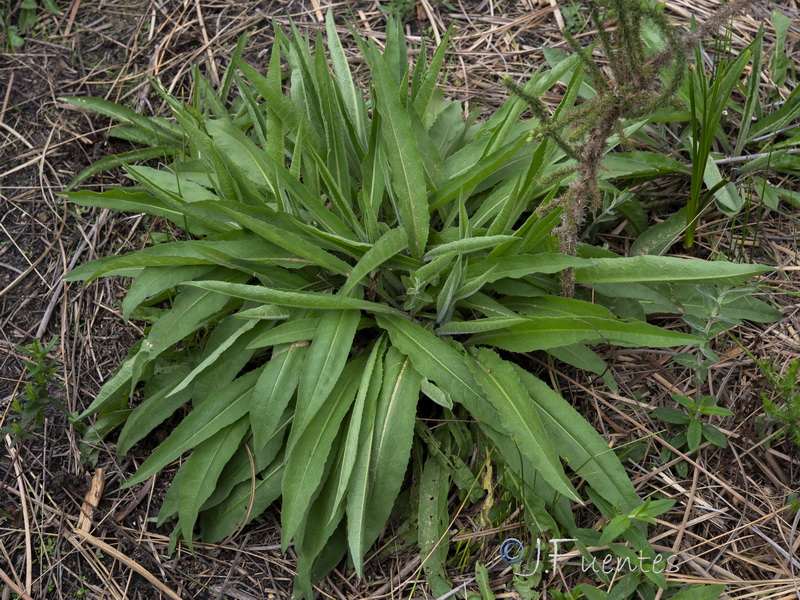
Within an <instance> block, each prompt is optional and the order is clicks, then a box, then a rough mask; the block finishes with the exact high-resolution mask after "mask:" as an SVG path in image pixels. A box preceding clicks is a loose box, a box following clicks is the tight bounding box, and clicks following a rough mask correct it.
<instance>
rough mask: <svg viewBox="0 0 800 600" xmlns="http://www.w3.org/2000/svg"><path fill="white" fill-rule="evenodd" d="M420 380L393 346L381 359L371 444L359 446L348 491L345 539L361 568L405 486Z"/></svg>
mask: <svg viewBox="0 0 800 600" xmlns="http://www.w3.org/2000/svg"><path fill="white" fill-rule="evenodd" d="M421 379H422V378H421V376H420V374H419V373H418V372H417V371H416V370H415V369H414V367H413V366H412V365H411V361H410V360H409V358H408V357H406V356H403V355H402V354H401V353H400V352H399V351H398V350H397V349H396V348H394V347H392V346H389V348H388V350H387V352H386V356H385V358H384V363H383V384H382V385H381V393H380V396H379V398H378V404H377V407H376V410H375V422H374V427H373V436H372V444H371V446H369V447H367V446H366V445H365V446H364V447H362V448H359V452H358V458H357V460H356V464H355V467H354V468H353V475H352V479H351V486H350V490H349V491H348V495H347V539H348V544H349V547H350V556H351V557H352V559H353V563H354V564H355V565H357V566H356V568H357V569H359V570H360V569H361V566H360V565H361V562H362V560H363V556H364V554H365V553H366V551H367V548H369V547H370V546H371V545H372V543H373V542H374V541H375V539H376V538H377V537H378V535H379V533H380V531H381V530H382V529H383V527H384V525H385V524H386V519H388V518H389V515H390V514H391V512H392V507H393V506H394V503H395V499H396V498H397V495H398V493H399V492H400V488H401V486H402V484H403V478H404V476H405V473H406V469H407V468H408V460H409V456H410V454H411V445H412V441H413V437H414V421H415V418H416V408H417V400H418V398H419V389H420V382H421Z"/></svg>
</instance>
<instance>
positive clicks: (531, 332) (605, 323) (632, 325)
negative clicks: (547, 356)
mask: <svg viewBox="0 0 800 600" xmlns="http://www.w3.org/2000/svg"><path fill="white" fill-rule="evenodd" d="M699 342H700V339H699V338H697V337H695V336H692V335H687V334H685V333H680V332H677V331H671V330H668V329H662V328H660V327H656V326H655V325H650V324H649V323H642V322H640V321H637V322H627V321H620V320H617V319H603V318H599V317H589V316H587V317H531V318H529V319H528V320H527V322H525V323H522V324H520V325H512V326H511V327H507V328H506V329H504V330H498V331H493V332H488V333H482V334H478V335H475V336H473V337H471V338H470V339H469V341H468V342H467V344H469V345H470V346H474V345H481V346H497V347H498V348H502V349H503V350H509V351H511V352H533V351H534V350H547V349H549V348H558V347H560V346H571V345H573V344H580V343H583V344H594V343H607V344H615V345H617V346H634V347H636V346H652V347H656V348H662V347H670V346H681V345H684V344H697V343H699Z"/></svg>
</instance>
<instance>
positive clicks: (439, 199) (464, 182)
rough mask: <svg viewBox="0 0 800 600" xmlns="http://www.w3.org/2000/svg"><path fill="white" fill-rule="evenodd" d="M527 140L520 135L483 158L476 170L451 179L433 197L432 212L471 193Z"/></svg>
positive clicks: (431, 199)
mask: <svg viewBox="0 0 800 600" xmlns="http://www.w3.org/2000/svg"><path fill="white" fill-rule="evenodd" d="M527 139H528V136H527V135H520V136H518V137H517V139H516V140H514V141H513V142H511V143H509V144H506V145H505V146H504V147H503V148H500V149H499V150H497V151H495V152H493V153H492V154H490V155H489V156H486V157H482V158H481V160H480V161H479V162H478V164H477V165H476V168H473V169H470V170H468V171H465V172H463V173H461V174H460V175H459V176H457V177H451V178H450V180H449V182H448V183H447V184H446V185H445V186H444V187H442V188H440V189H439V190H437V191H436V193H435V194H433V195H432V196H431V198H430V210H436V209H437V208H440V207H442V206H444V205H445V204H447V203H448V202H450V201H451V200H453V198H455V197H456V196H458V194H459V193H461V192H465V191H466V192H470V191H471V190H472V189H473V188H474V187H475V186H477V185H478V184H479V183H481V182H482V181H483V180H484V179H486V178H487V177H488V176H489V175H491V174H493V173H495V172H496V171H497V170H498V169H499V168H500V167H501V166H502V165H503V164H505V163H506V161H508V159H509V158H511V157H512V156H513V155H514V154H516V153H517V152H518V151H519V149H520V148H522V146H523V144H524V143H525V142H526V140H527Z"/></svg>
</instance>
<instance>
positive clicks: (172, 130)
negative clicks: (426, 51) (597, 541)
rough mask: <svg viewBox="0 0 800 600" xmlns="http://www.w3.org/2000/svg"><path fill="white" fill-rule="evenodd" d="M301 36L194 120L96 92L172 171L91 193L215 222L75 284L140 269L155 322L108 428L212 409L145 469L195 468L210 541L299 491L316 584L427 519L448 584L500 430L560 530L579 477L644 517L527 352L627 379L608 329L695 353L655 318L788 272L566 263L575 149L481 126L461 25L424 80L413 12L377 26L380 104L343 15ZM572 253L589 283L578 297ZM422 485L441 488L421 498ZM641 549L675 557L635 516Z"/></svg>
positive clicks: (81, 276)
mask: <svg viewBox="0 0 800 600" xmlns="http://www.w3.org/2000/svg"><path fill="white" fill-rule="evenodd" d="M276 36H277V37H276V41H275V45H274V46H273V49H272V55H271V58H270V61H269V65H268V68H267V71H266V75H262V74H261V72H260V71H259V70H258V69H256V68H255V67H253V66H251V65H248V64H247V63H245V62H243V61H242V60H241V59H240V58H239V56H240V54H241V49H242V48H243V47H244V43H243V42H242V43H240V45H239V48H238V50H237V53H236V55H235V57H234V61H233V64H232V65H231V67H230V69H229V71H228V72H227V74H226V75H225V77H224V79H223V84H222V88H221V90H219V91H218V92H215V91H213V90H212V89H211V87H210V86H209V85H208V83H207V82H205V80H204V79H203V78H202V76H201V75H200V74H199V73H196V75H195V80H196V87H197V90H198V91H197V93H196V94H195V97H194V99H193V101H192V103H190V104H184V103H182V102H179V101H178V100H176V99H175V98H173V97H171V96H169V95H168V94H166V93H165V92H163V90H162V91H161V93H162V95H163V97H164V98H165V100H166V101H167V102H168V103H169V105H170V106H171V108H172V111H173V114H174V117H175V121H176V122H175V123H173V122H172V121H167V120H164V119H154V118H144V117H141V116H139V115H136V117H134V116H133V115H132V114H128V112H125V111H124V110H122V109H115V108H114V109H112V105H110V104H107V103H103V102H91V101H87V100H84V101H83V102H82V105H83V106H84V107H88V108H91V109H93V110H97V111H99V112H102V113H103V114H109V115H111V116H114V117H115V118H116V119H117V121H118V122H119V123H120V126H119V128H118V131H117V134H118V135H120V136H124V137H126V138H127V139H131V140H135V141H138V142H139V143H143V144H145V145H149V146H150V147H152V148H163V149H164V156H165V157H166V163H167V164H166V166H162V167H161V168H153V167H149V166H144V165H139V166H132V165H129V166H127V167H126V171H127V174H128V176H129V177H130V178H131V179H132V180H133V181H134V182H135V185H133V186H132V187H119V188H115V189H111V190H109V191H106V192H103V193H95V192H89V191H75V192H70V193H69V194H68V197H69V198H70V200H72V201H73V202H76V203H78V204H81V205H85V206H103V207H107V208H111V209H116V210H123V211H132V212H143V213H147V214H149V215H152V216H154V217H158V218H161V219H165V220H167V221H170V222H172V223H173V224H175V225H176V226H178V227H180V228H182V229H183V230H185V231H186V232H187V235H186V238H187V239H184V240H182V241H173V242H165V243H160V244H157V245H154V246H151V247H148V248H145V249H144V250H140V251H138V252H134V253H132V254H127V255H122V256H109V257H105V258H100V259H97V260H94V261H91V262H88V263H86V264H84V265H81V266H79V267H78V268H76V269H75V270H74V271H72V272H71V273H70V274H69V276H68V277H67V279H68V280H71V281H75V280H83V281H86V282H89V281H91V280H93V279H95V278H97V277H100V276H111V275H121V276H125V277H130V278H132V280H133V283H132V285H131V288H130V291H129V292H128V294H127V296H126V298H125V300H124V301H123V303H122V314H123V316H124V317H125V319H128V318H146V319H147V320H148V322H149V323H150V324H149V326H148V327H147V330H146V336H145V338H144V340H143V341H142V342H141V343H140V344H138V345H137V346H135V347H134V349H132V350H131V352H130V354H129V357H128V358H127V359H126V361H125V362H124V363H123V364H122V365H121V366H120V368H119V370H118V372H117V373H116V374H115V375H114V376H113V377H112V378H111V379H110V380H109V381H108V382H107V383H106V384H105V385H104V386H103V388H102V390H101V391H100V393H99V394H98V396H97V398H96V399H95V400H94V402H92V404H91V405H90V406H89V407H88V408H87V410H86V411H85V412H84V413H83V415H81V416H82V417H87V416H89V415H97V420H96V423H95V426H94V429H93V433H92V434H91V435H92V436H94V437H95V438H97V437H104V436H106V435H107V434H108V433H109V432H110V431H112V430H113V429H115V428H117V427H119V426H121V427H122V429H121V431H120V433H119V437H118V439H117V451H118V452H120V453H123V454H124V453H127V452H128V451H129V450H130V449H131V448H132V447H133V446H134V444H136V443H137V442H139V441H140V440H142V439H143V438H144V437H145V436H147V435H148V434H149V433H150V432H152V431H153V430H154V429H156V428H157V427H159V426H160V425H161V424H162V423H164V421H165V420H166V419H168V418H169V417H171V416H172V415H173V414H174V413H176V411H179V410H183V411H184V413H185V416H184V418H183V419H182V420H181V421H180V423H179V424H178V425H177V426H176V427H175V428H174V429H173V430H172V432H171V433H170V434H169V436H168V437H167V438H166V440H165V441H164V442H163V443H161V445H160V446H158V448H157V449H156V450H155V451H153V452H152V453H151V454H150V455H149V457H148V458H147V460H145V461H144V463H143V464H142V465H141V467H140V468H139V470H138V471H137V472H136V474H135V475H134V476H133V477H132V478H131V479H129V480H128V481H127V482H126V484H125V485H126V486H133V485H136V484H139V483H142V482H143V481H145V480H146V479H148V478H149V477H151V476H153V475H155V474H156V473H158V472H159V471H161V470H162V469H164V468H165V467H167V466H168V465H170V464H171V463H173V462H174V461H176V460H177V459H179V458H181V457H184V456H186V458H185V460H183V462H182V464H181V466H180V468H179V469H178V470H177V472H176V474H175V476H174V479H173V481H172V484H171V486H170V488H169V491H168V493H167V495H166V497H165V499H164V502H163V505H162V507H161V512H160V514H159V522H160V523H163V522H165V521H167V520H170V519H175V528H174V533H173V543H175V542H177V541H178V540H179V539H183V540H185V541H186V542H187V543H188V544H189V545H190V546H191V544H192V541H193V540H194V539H197V538H198V537H200V538H202V539H203V540H205V541H208V542H217V541H220V540H223V539H225V538H227V537H228V536H230V535H232V534H234V533H235V532H236V531H238V530H239V529H240V528H242V527H244V526H245V525H246V524H247V523H248V522H249V521H252V520H253V519H256V518H257V517H258V516H259V515H261V514H262V513H263V512H264V511H265V510H267V508H268V507H269V506H270V505H271V504H272V503H273V502H275V501H276V500H279V499H280V506H281V525H282V544H283V548H284V549H286V548H287V546H288V545H289V544H290V542H293V543H294V547H295V551H296V553H297V557H298V565H297V571H298V576H297V583H298V585H299V588H298V589H299V590H300V591H302V592H303V593H305V594H306V596H307V597H311V588H310V582H312V581H315V580H317V579H319V578H320V577H322V576H324V575H325V574H326V573H327V572H329V571H330V569H331V568H333V566H335V565H336V564H337V563H338V562H339V561H340V560H341V559H342V558H343V557H344V556H345V555H347V554H349V557H350V558H351V560H352V562H353V564H354V565H355V568H356V570H357V571H358V573H359V575H361V574H362V564H363V560H364V557H365V555H366V553H367V552H368V550H369V549H370V547H371V546H372V545H373V543H374V542H375V541H376V540H377V539H378V536H379V535H380V534H381V531H382V530H383V528H384V526H385V524H386V522H387V520H388V519H389V517H390V516H391V514H392V511H393V508H397V509H398V512H403V510H405V511H406V512H407V511H408V510H409V506H411V507H414V508H413V509H412V510H415V511H417V512H416V513H412V516H411V518H416V519H418V522H419V523H418V525H419V526H418V529H419V544H420V548H421V549H422V550H423V551H424V552H426V553H429V554H430V556H431V558H430V560H428V561H426V563H425V570H426V573H427V574H428V576H429V578H431V579H435V578H436V577H440V576H441V574H442V566H443V560H444V558H446V553H445V555H442V553H441V552H439V553H438V554H437V553H436V552H433V551H432V549H434V548H435V544H433V543H432V542H431V540H439V539H443V538H442V535H444V534H446V527H447V524H448V520H449V518H448V514H449V513H448V507H447V498H448V495H449V494H450V492H451V491H452V490H453V489H454V488H455V489H456V490H457V491H458V493H459V494H461V496H462V497H468V498H469V499H470V500H472V501H475V502H476V501H478V500H480V499H481V497H482V494H483V493H484V492H483V491H482V488H481V486H480V485H478V484H476V482H477V481H478V479H479V478H480V477H482V476H483V475H482V474H483V472H484V469H485V466H486V465H485V462H482V459H481V458H476V457H479V456H484V453H483V451H481V452H477V453H476V452H474V448H475V447H476V445H477V447H483V448H485V449H486V451H487V452H488V456H490V457H491V458H490V462H492V463H493V464H494V465H495V470H494V473H496V474H498V475H497V476H498V477H499V478H500V479H502V480H503V481H508V482H515V483H513V484H512V483H508V484H506V483H504V484H503V485H509V486H511V490H512V493H513V494H514V495H515V497H516V498H517V499H518V501H519V502H520V503H522V504H524V505H525V507H526V514H527V516H528V517H529V522H530V523H532V524H533V525H532V526H531V527H532V528H533V529H535V530H538V531H541V532H544V531H550V532H551V533H552V534H556V533H559V534H560V535H563V533H564V532H569V531H571V530H574V529H575V527H576V525H575V522H574V517H573V516H572V512H571V511H570V510H569V503H570V502H578V503H580V502H582V495H581V494H580V493H578V491H577V489H576V488H577V487H578V481H579V480H581V481H582V482H583V483H582V484H581V485H582V486H584V489H586V488H588V489H589V490H591V493H592V494H593V495H594V497H596V498H599V499H600V500H601V501H600V502H599V503H598V504H599V505H600V506H601V507H602V508H603V509H604V510H606V511H607V512H609V515H608V516H609V517H612V516H614V515H615V514H617V513H616V512H615V511H628V510H631V509H633V508H634V507H636V506H638V505H639V504H640V499H639V498H638V496H637V494H636V492H635V491H634V488H633V486H632V484H631V483H630V481H629V479H628V477H627V475H626V473H625V470H624V469H623V467H622V465H621V464H620V461H619V459H618V458H617V456H616V455H615V454H614V453H613V452H611V451H609V449H608V446H607V444H606V443H605V441H604V440H603V439H602V438H601V437H600V435H598V433H597V432H596V431H595V430H594V429H593V428H592V427H591V426H590V425H589V423H587V421H586V420H585V419H584V418H583V417H582V416H581V415H580V414H579V413H578V412H577V411H576V410H575V409H574V408H572V406H571V405H570V404H569V403H568V402H566V401H565V400H564V399H563V398H561V397H560V396H559V395H558V394H557V393H555V392H554V391H553V390H552V389H551V388H550V387H548V386H547V385H546V384H545V383H543V382H542V381H541V380H540V379H538V378H537V377H536V376H535V375H534V374H532V373H530V372H529V371H528V370H526V369H524V368H523V367H522V366H520V365H522V364H524V363H522V362H521V361H519V360H517V359H516V358H515V356H516V355H517V353H521V352H533V351H545V352H549V353H551V354H552V355H554V356H556V357H558V358H559V359H561V360H564V361H566V362H569V363H571V364H574V365H577V366H579V367H581V368H584V369H588V370H590V371H593V372H595V373H598V374H603V375H604V376H606V379H607V380H608V381H609V384H612V385H613V379H611V378H610V377H608V376H607V373H606V367H605V364H604V362H603V360H602V358H601V357H600V356H598V355H597V354H596V353H595V352H594V351H593V350H592V349H591V347H590V346H591V345H592V344H598V343H602V344H615V345H619V346H636V347H640V346H649V347H674V346H685V345H687V344H694V343H696V342H697V341H698V340H697V338H695V337H693V336H691V335H687V334H685V333H682V332H680V331H675V330H670V329H663V328H659V327H657V326H655V325H652V324H649V323H647V322H646V318H645V317H646V315H647V314H648V313H650V312H661V313H663V312H665V311H669V310H673V311H674V312H678V310H677V307H676V306H675V303H674V300H673V296H672V295H671V294H670V291H669V289H670V286H672V285H673V284H675V283H676V282H683V283H692V284H694V283H704V284H708V285H714V284H720V285H735V284H738V283H740V282H742V281H745V280H746V279H748V278H749V277H751V276H753V275H756V274H758V273H761V272H763V271H764V269H763V268H760V267H753V266H746V265H744V266H743V265H737V264H732V263H727V262H715V263H707V262H703V261H699V260H681V259H676V258H665V257H657V256H640V257H635V258H622V257H618V256H615V255H613V254H611V253H609V252H607V251H602V250H598V249H593V248H589V247H587V248H585V249H584V251H583V252H582V253H581V254H579V256H565V255H561V254H558V253H557V252H554V251H553V250H554V248H555V247H557V244H556V243H554V239H553V236H552V234H551V232H552V230H553V228H554V227H555V225H556V224H557V223H558V214H557V213H558V211H555V212H553V213H550V214H549V215H546V216H543V217H540V216H538V215H537V214H536V212H535V210H534V209H535V208H536V206H537V205H538V204H539V203H540V202H542V200H543V199H544V198H546V197H547V196H548V194H552V193H555V191H556V190H558V189H559V185H560V184H559V182H558V181H557V180H555V181H554V180H553V178H552V177H549V176H550V175H551V174H552V173H555V172H557V171H559V170H560V169H561V167H562V166H563V163H564V161H565V160H566V157H565V156H564V155H563V153H562V152H561V150H560V149H559V148H558V147H557V146H556V145H555V144H550V143H548V142H546V141H545V142H541V143H535V142H531V141H529V133H530V131H531V129H532V127H534V126H535V123H532V122H520V121H519V117H520V115H521V114H522V112H523V111H524V110H525V106H526V105H525V104H524V102H522V101H520V100H519V99H517V98H511V99H509V101H508V102H507V103H506V104H505V105H504V106H503V107H502V108H501V109H499V110H498V111H497V112H496V113H494V114H493V115H492V116H491V117H490V118H488V119H487V120H485V121H474V119H468V120H466V121H465V119H464V116H463V112H462V107H461V105H460V104H459V103H458V102H454V101H450V100H445V99H443V95H442V92H441V90H440V89H439V88H438V87H437V83H438V81H439V77H440V71H441V68H442V65H443V61H444V58H445V48H446V44H447V39H446V38H445V40H444V41H443V42H442V44H441V45H440V46H439V47H438V48H437V49H436V51H435V52H434V53H433V55H432V58H431V59H430V62H426V61H425V60H424V59H420V60H419V61H417V63H416V65H415V66H414V67H413V69H411V70H409V61H408V57H407V55H406V41H405V39H404V38H403V36H402V34H401V32H400V29H399V27H396V26H392V27H390V28H389V30H388V32H387V40H386V49H385V51H384V52H383V53H381V52H379V51H378V49H377V47H376V46H375V44H374V43H373V42H372V41H370V40H365V39H360V38H357V42H358V45H359V47H360V49H361V52H362V53H363V57H364V59H365V61H366V64H367V66H368V68H369V71H370V77H369V81H370V89H369V94H368V95H366V96H365V95H364V94H362V93H361V91H360V90H359V89H358V88H357V87H356V86H355V84H354V83H353V81H354V80H353V76H352V74H351V72H350V66H349V62H348V57H347V56H346V55H345V53H344V50H343V48H342V45H341V43H340V41H339V38H338V36H337V33H336V30H335V27H334V24H333V21H332V19H331V18H330V17H329V18H328V21H327V36H326V37H327V44H325V43H324V42H323V41H322V37H320V38H318V39H317V41H316V43H315V46H314V51H313V52H312V51H311V49H310V48H311V44H310V43H309V41H308V40H306V39H304V38H303V37H302V36H301V35H300V34H299V33H298V32H297V31H296V30H293V35H292V36H291V37H287V36H286V35H284V34H283V33H282V32H281V31H278V32H277V34H276ZM326 45H327V53H326V52H325V46H326ZM283 60H285V61H286V62H287V63H288V66H289V70H290V77H289V79H288V84H286V85H287V87H288V90H287V89H285V87H284V81H283V79H284V77H283V76H282V74H281V63H282V61H283ZM575 66H576V65H575V61H574V60H573V59H566V60H565V61H563V62H562V63H560V64H559V65H558V66H557V67H556V68H555V69H553V70H550V71H544V72H542V73H540V74H539V75H537V76H536V77H535V78H534V79H533V80H532V81H531V82H529V83H528V85H527V89H528V90H529V92H530V93H532V94H537V93H542V92H543V91H545V90H547V89H548V88H549V87H550V86H552V85H553V84H554V83H555V82H556V81H558V80H559V79H560V78H562V77H563V75H564V73H566V72H568V71H569V69H570V68H572V69H574V68H575ZM157 89H159V90H160V88H158V87H157ZM234 89H235V93H233V94H231V93H229V92H230V90H234ZM229 96H232V97H233V99H232V100H230V102H228V97H229ZM573 100H574V96H573ZM68 101H71V102H72V103H73V104H78V103H79V100H78V99H72V100H68ZM143 157H145V158H146V157H147V156H143ZM542 181H550V182H551V183H550V184H548V185H544V184H542V183H540V182H542ZM548 186H549V187H548ZM565 269H573V271H574V273H575V279H576V281H577V282H578V284H579V287H578V291H577V294H576V297H575V298H562V297H560V296H558V291H559V274H560V273H561V272H562V271H563V270H565ZM134 393H136V394H137V396H136V397H137V399H138V400H139V401H137V403H135V406H134V407H133V408H130V407H129V403H130V398H131V397H132V396H133V395H134ZM423 417H433V418H436V419H439V420H440V422H446V423H447V426H445V427H431V426H429V425H428V424H427V420H426V419H425V418H423ZM412 448H414V449H415V450H414V451H413V452H412ZM187 453H188V454H187ZM412 456H413V459H412ZM504 473H507V474H508V477H506V476H505V475H503V474H504ZM409 486H411V489H412V492H411V493H416V494H419V497H420V501H419V503H417V502H410V501H409V500H408V498H409V496H408V495H404V496H403V497H404V498H405V500H404V501H403V502H401V503H398V502H397V498H398V496H399V494H400V492H401V490H404V489H408V488H409ZM396 504H397V506H395V505H396ZM400 509H402V510H400ZM630 538H631V540H633V542H632V543H635V544H638V546H639V547H640V548H641V549H645V548H647V543H646V540H645V539H644V538H643V536H641V534H639V535H638V537H636V531H635V529H634V530H631V532H630ZM428 550H431V552H428Z"/></svg>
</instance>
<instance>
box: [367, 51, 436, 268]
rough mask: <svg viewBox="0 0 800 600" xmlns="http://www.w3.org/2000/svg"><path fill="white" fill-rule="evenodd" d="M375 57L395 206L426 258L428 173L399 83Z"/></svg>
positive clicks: (417, 253) (417, 252)
mask: <svg viewBox="0 0 800 600" xmlns="http://www.w3.org/2000/svg"><path fill="white" fill-rule="evenodd" d="M370 43H371V44H372V41H370ZM373 46H374V44H373ZM374 56H375V57H376V58H375V60H374V61H372V64H371V65H370V66H371V68H372V76H373V80H372V82H373V85H374V86H375V89H376V96H377V98H378V103H377V109H378V112H379V113H380V117H381V138H382V140H383V143H384V144H385V149H386V155H387V160H388V165H389V179H390V181H391V183H392V191H393V194H394V199H395V209H396V210H397V213H398V214H399V215H400V219H401V222H402V225H403V228H404V229H405V230H406V233H407V234H408V242H409V246H410V248H411V255H412V256H414V258H422V255H423V253H424V252H425V247H426V245H427V243H428V233H429V227H430V215H429V212H428V193H427V189H426V186H425V175H424V173H423V170H422V165H421V163H420V157H419V152H418V151H417V146H416V144H415V143H414V132H413V131H412V130H411V124H410V123H409V121H408V115H407V114H406V111H405V109H404V108H403V106H402V104H401V103H400V100H399V98H398V97H397V92H396V90H397V86H396V84H394V83H393V82H392V77H391V75H390V73H389V69H388V68H387V66H386V62H385V61H384V59H383V57H380V56H379V55H377V52H375V53H374Z"/></svg>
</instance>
